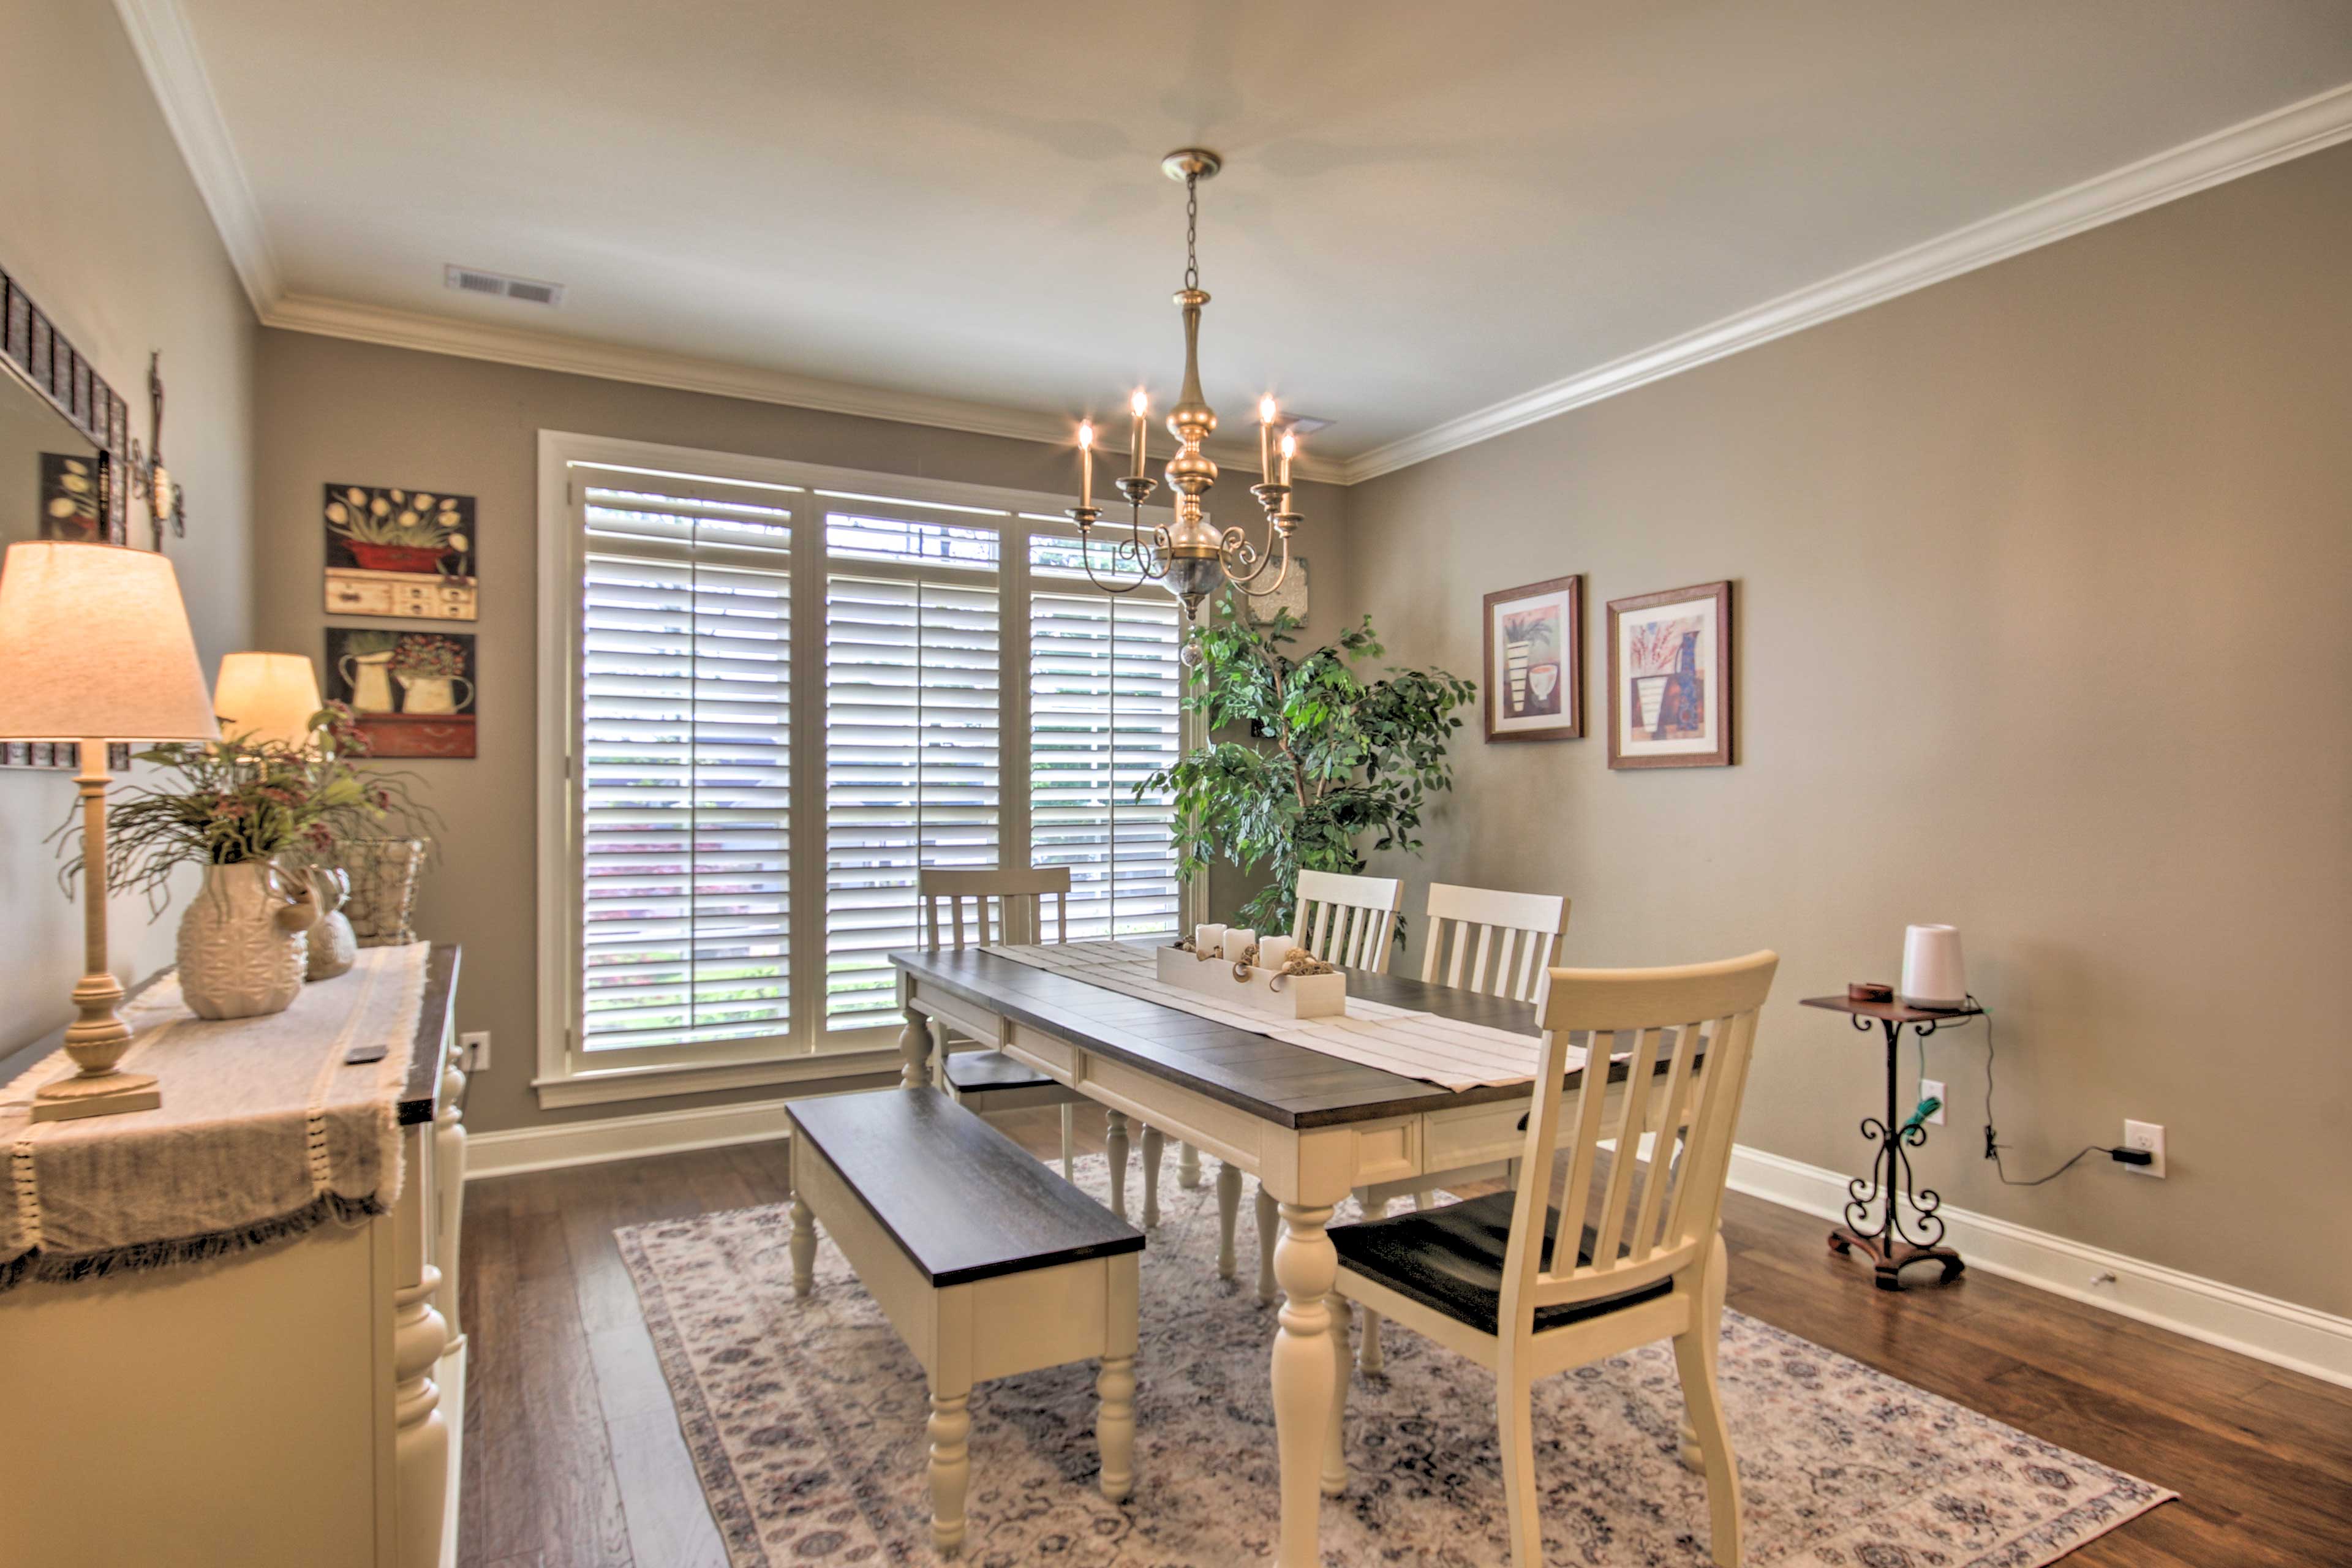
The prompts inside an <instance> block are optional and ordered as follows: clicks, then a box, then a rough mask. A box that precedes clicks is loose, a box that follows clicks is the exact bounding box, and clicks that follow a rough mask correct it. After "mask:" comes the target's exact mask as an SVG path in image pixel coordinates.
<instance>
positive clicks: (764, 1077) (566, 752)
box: [531, 430, 1205, 1110]
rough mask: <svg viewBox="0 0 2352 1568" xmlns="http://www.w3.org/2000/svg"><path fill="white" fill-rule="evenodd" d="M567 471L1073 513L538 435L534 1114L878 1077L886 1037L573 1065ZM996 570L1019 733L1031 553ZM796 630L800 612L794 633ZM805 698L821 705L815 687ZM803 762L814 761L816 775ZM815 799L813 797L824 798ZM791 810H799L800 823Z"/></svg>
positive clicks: (1188, 915) (797, 551) (1020, 499)
mask: <svg viewBox="0 0 2352 1568" xmlns="http://www.w3.org/2000/svg"><path fill="white" fill-rule="evenodd" d="M574 464H592V465H601V466H606V467H613V468H643V469H647V470H651V471H654V472H656V473H663V474H671V475H693V476H699V477H703V478H708V479H731V480H736V481H739V482H743V483H748V484H754V485H781V486H789V487H792V488H794V489H801V490H837V491H845V492H849V493H852V494H857V495H883V496H889V497H894V498H896V499H898V500H904V501H914V502H926V501H928V502H932V503H936V504H938V505H940V506H942V507H972V508H977V509H980V510H985V511H989V512H993V513H1003V512H1013V513H1016V514H1026V515H1027V516H1028V517H1030V518H1032V519H1035V518H1050V517H1058V516H1060V515H1061V513H1062V512H1063V511H1064V510H1066V508H1067V506H1068V505H1069V500H1070V498H1069V497H1067V496H1065V495H1054V494H1047V493H1044V492H1040V491H1034V490H1018V489H1001V488H998V487H995V486H989V485H971V484H961V483H957V482H953V481H950V480H944V479H911V478H905V477H902V476H899V475H896V474H885V473H877V472H873V471H870V470H865V469H857V468H833V467H829V466H825V465H822V464H814V463H797V462H790V461H786V460H784V459H782V458H759V457H751V456H746V455H743V454H740V453H731V452H716V451H708V450H704V449H701V448H698V447H677V446H669V445H665V444H662V443H658V442H651V441H632V440H626V439H623V438H619V437H608V436H590V435H583V434H580V433H578V432H572V431H562V430H541V432H540V433H539V551H538V557H539V560H538V564H539V596H538V598H539V603H538V609H539V621H538V634H537V647H538V663H539V676H538V682H537V698H538V726H537V731H538V733H537V752H538V767H537V793H538V830H537V849H538V870H537V876H536V879H535V880H536V892H537V898H538V921H537V924H538V942H537V949H538V960H539V962H538V976H537V995H538V1023H539V1031H538V1032H539V1049H538V1068H539V1070H538V1074H537V1076H536V1077H534V1078H533V1079H531V1086H532V1088H533V1089H536V1090H537V1091H538V1095H539V1103H540V1106H541V1109H542V1110H554V1109H558V1108H561V1107H564V1106H577V1105H596V1104H609V1103H612V1102H614V1101H618V1100H645V1099H653V1098H656V1097H659V1096H663V1095H673V1094H697V1093H701V1092H704V1091H707V1090H712V1089H737V1088H748V1087H753V1086H760V1085H771V1084H780V1083H793V1082H813V1081H818V1080H822V1079H837V1078H848V1077H854V1076H856V1075H859V1074H868V1073H874V1072H878V1071H886V1070H887V1069H888V1068H890V1066H891V1065H892V1064H894V1063H895V1062H896V1061H897V1060H898V1047H897V1046H896V1045H895V1044H884V1043H882V1042H881V1041H879V1040H877V1038H875V1037H876V1036H877V1035H878V1034H880V1033H881V1031H861V1032H860V1033H859V1034H858V1035H857V1036H855V1037H852V1038H851V1039H849V1040H847V1041H845V1042H844V1043H843V1044H841V1045H839V1046H837V1047H835V1048H832V1049H826V1050H820V1051H817V1052H814V1053H813V1054H812V1053H809V1052H805V1051H803V1052H794V1053H791V1054H787V1055H782V1056H772V1057H766V1058H745V1057H743V1056H741V1055H723V1056H722V1055H716V1054H715V1055H714V1057H713V1059H711V1060H709V1061H708V1062H693V1061H687V1062H679V1061H675V1060H671V1061H664V1062H661V1063H657V1064H649V1063H645V1062H638V1063H634V1064H630V1065H627V1066H623V1067H617V1068H613V1067H604V1068H598V1067H590V1066H586V1065H584V1064H583V1063H582V1062H580V1061H579V1060H578V1059H577V1058H578V1057H579V1055H580V1053H578V1052H577V1051H575V1050H574V1049H573V1048H572V1039H573V1034H572V1031H573V1030H574V1029H575V1028H576V1027H577V1020H576V1018H575V1016H574V1013H573V998H572V996H571V995H570V994H569V993H570V989H571V976H572V964H573V958H574V954H573V952H572V947H573V944H574V943H575V942H577V941H578V927H577V922H576V919H575V916H576V913H577V911H576V910H574V908H573V904H574V902H575V899H574V896H573V894H574V889H573V878H572V854H573V846H572V823H571V791H570V788H569V772H568V769H569V763H570V746H571V731H570V724H571V711H572V679H573V671H572V653H573V649H572V639H570V638H569V637H564V636H563V635H562V629H563V628H564V627H566V626H569V625H570V624H571V622H572V618H573V617H574V616H576V615H577V613H578V605H576V604H574V603H573V602H572V591H573V588H574V584H573V582H572V561H573V553H574V549H575V542H574V541H573V539H572V513H573V508H572V497H571V469H572V465H574ZM938 521H941V522H949V523H951V522H952V521H954V519H953V516H952V514H950V513H942V514H941V515H940V518H939V519H938ZM793 547H794V548H793V553H794V556H795V561H794V565H793V569H794V572H795V575H796V576H797V574H799V573H800V572H802V571H814V572H815V573H816V574H818V577H819V579H820V580H822V578H823V576H824V573H825V572H826V571H828V570H830V566H829V563H827V560H826V558H825V553H824V543H823V542H822V540H819V541H816V542H814V545H813V546H812V547H811V548H813V550H814V553H813V554H806V555H803V542H802V538H801V536H800V535H799V534H798V532H797V531H796V532H795V535H794V539H793ZM1016 554H1017V555H1018V556H1019V560H1018V562H1017V563H1016V562H1015V561H1014V560H1013V556H1014V555H1016ZM1000 574H1001V575H1000V579H999V580H1000V581H1001V582H1003V583H1004V584H1006V585H1007V593H1006V601H1005V602H1006V603H1007V604H1008V605H1011V606H1013V609H1011V610H1009V611H1008V619H1007V624H1006V626H1005V629H1004V639H1005V641H1004V646H1005V647H1006V649H1007V650H1008V654H1009V653H1010V651H1011V650H1012V649H1013V647H1014V645H1015V644H1016V643H1017V644H1018V646H1019V648H1020V653H1019V655H1018V658H1017V660H1015V659H1014V658H1008V659H1007V668H1006V669H1005V673H1004V686H1003V691H1004V695H1005V699H1006V706H1007V708H1008V710H1010V711H1009V712H1008V715H1007V719H1006V724H1007V727H1008V731H1009V730H1010V727H1011V725H1012V724H1013V722H1014V721H1015V720H1016V719H1017V720H1018V721H1019V722H1020V723H1021V724H1022V725H1024V729H1023V731H1022V733H1023V734H1024V735H1025V734H1026V729H1025V725H1026V722H1027V707H1028V688H1027V646H1028V645H1027V638H1026V634H1025V632H1024V631H1022V630H1020V629H1019V622H1018V621H1015V620H1014V619H1013V618H1012V617H1013V616H1016V615H1017V616H1018V617H1019V618H1020V621H1025V618H1026V616H1027V614H1028V610H1027V604H1028V595H1029V594H1030V593H1031V592H1033V591H1034V589H1033V586H1032V584H1030V583H1029V581H1028V555H1027V552H1026V549H1025V548H1022V549H1019V550H1008V551H1006V552H1003V559H1002V560H1001V562H1000ZM798 624H799V623H798V620H797V618H796V622H795V625H796V626H798ZM803 630H804V632H805V634H806V635H807V636H809V637H813V638H814V647H815V650H816V654H817V658H816V659H815V660H814V661H813V662H803V659H802V658H800V654H801V652H802V650H803V648H805V647H808V646H810V645H809V644H807V643H803V642H800V640H799V639H800V637H801V635H802V633H801V632H796V634H795V642H796V645H797V646H796V647H795V649H794V653H795V658H794V668H795V669H796V670H797V669H806V668H814V669H818V670H821V669H822V668H823V667H824V665H823V648H824V628H823V626H822V625H821V624H820V625H815V626H808V627H805V628H803ZM1016 673H1017V675H1018V678H1019V679H1018V682H1017V684H1018V686H1019V690H1018V691H1017V692H1016V691H1015V690H1014V686H1015V684H1016V681H1015V679H1014V677H1015V675H1016ZM803 700H808V699H803V697H802V696H801V695H800V694H798V693H797V692H796V693H795V695H794V698H793V701H794V704H795V709H796V710H797V707H798V704H799V703H800V702H802V701H803ZM814 700H817V701H819V702H820V703H821V702H822V692H821V691H820V692H819V693H818V694H817V695H816V697H815V698H814ZM1184 722H1185V729H1184V731H1183V742H1182V743H1183V745H1184V748H1185V749H1186V750H1187V751H1190V750H1192V748H1193V747H1195V746H1197V745H1198V744H1199V742H1200V736H1199V734H1198V732H1197V725H1198V721H1197V719H1195V718H1194V716H1192V715H1190V714H1187V715H1186V716H1185V721H1184ZM1024 744H1025V742H1024ZM823 761H824V759H823V758H822V756H818V757H815V758H803V757H801V756H799V755H797V754H796V755H795V756H794V758H793V779H794V781H795V782H794V788H795V790H798V789H799V788H801V787H803V786H802V784H801V781H803V780H811V779H820V780H821V779H822V778H823V777H824V768H823ZM811 764H814V766H813V768H812V765H811ZM819 795H820V798H821V795H822V791H821V790H820V792H819ZM1004 810H1005V812H1006V814H1007V815H1008V816H1011V815H1012V814H1013V813H1016V812H1017V813H1018V814H1019V816H1021V818H1022V819H1023V820H1024V821H1025V819H1026V817H1027V814H1028V801H1027V798H1026V797H1025V796H1023V797H1022V798H1021V799H1019V800H1018V801H1017V802H1016V801H1014V800H1013V799H1012V798H1010V797H1009V796H1008V798H1007V799H1006V801H1005V803H1004ZM799 815H800V814H798V813H796V814H795V816H796V819H797V817H798V816H799ZM823 818H824V813H823V811H822V809H820V810H819V811H818V812H817V813H816V816H815V817H814V822H815V823H816V825H817V826H818V827H819V829H820V830H821V827H822V823H823ZM1204 894H1205V889H1203V888H1202V887H1201V886H1200V885H1199V881H1198V879H1191V878H1188V879H1185V880H1184V882H1183V883H1182V885H1181V889H1180V893H1179V902H1180V912H1179V915H1178V922H1179V928H1180V929H1181V930H1190V929H1191V928H1192V925H1193V924H1194V923H1195V922H1196V921H1197V920H1198V918H1199V911H1200V910H1201V908H1202V900H1203V897H1204ZM799 918H800V919H806V918H808V917H807V916H800V917H799ZM815 918H816V919H817V920H818V922H819V923H818V925H817V927H816V928H814V929H815V931H817V932H818V933H819V934H818V940H819V941H821V940H822V936H821V933H822V918H823V917H822V910H819V911H816V912H815ZM803 940H805V939H803V937H800V936H797V935H796V937H795V942H794V945H795V947H796V948H797V947H798V946H799V944H800V942H801V941H803ZM819 951H821V949H820V950H819Z"/></svg>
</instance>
